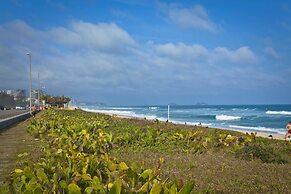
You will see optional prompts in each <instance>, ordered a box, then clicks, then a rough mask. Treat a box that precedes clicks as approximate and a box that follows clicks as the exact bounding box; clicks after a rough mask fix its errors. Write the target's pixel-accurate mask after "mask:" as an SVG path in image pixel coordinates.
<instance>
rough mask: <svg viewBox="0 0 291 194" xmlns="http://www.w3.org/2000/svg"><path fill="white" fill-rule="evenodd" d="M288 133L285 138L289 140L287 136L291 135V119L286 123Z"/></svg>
mask: <svg viewBox="0 0 291 194" xmlns="http://www.w3.org/2000/svg"><path fill="white" fill-rule="evenodd" d="M286 129H287V133H286V135H285V140H286V141H287V137H290V136H291V121H290V122H289V123H288V124H287V125H286Z"/></svg>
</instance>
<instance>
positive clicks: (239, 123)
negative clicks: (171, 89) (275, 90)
mask: <svg viewBox="0 0 291 194" xmlns="http://www.w3.org/2000/svg"><path fill="white" fill-rule="evenodd" d="M80 108H82V109H83V110H85V111H89V112H101V113H108V114H116V115H120V116H126V117H139V118H147V119H159V120H161V121H166V120H167V118H168V106H104V107H101V106H80ZM169 113H170V114H169V115H170V117H169V118H170V119H169V120H170V122H173V123H178V124H185V123H186V124H187V125H200V124H201V125H202V126H208V127H212V128H223V129H230V130H243V131H251V132H254V131H257V132H265V133H273V134H285V133H286V129H285V127H286V125H287V123H288V122H289V121H291V105H197V106H178V105H176V106H174V105H173V106H170V112H169Z"/></svg>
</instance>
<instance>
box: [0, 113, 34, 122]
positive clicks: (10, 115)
mask: <svg viewBox="0 0 291 194" xmlns="http://www.w3.org/2000/svg"><path fill="white" fill-rule="evenodd" d="M26 112H29V110H0V121H1V120H3V119H7V118H9V117H13V116H16V115H20V114H23V113H26Z"/></svg>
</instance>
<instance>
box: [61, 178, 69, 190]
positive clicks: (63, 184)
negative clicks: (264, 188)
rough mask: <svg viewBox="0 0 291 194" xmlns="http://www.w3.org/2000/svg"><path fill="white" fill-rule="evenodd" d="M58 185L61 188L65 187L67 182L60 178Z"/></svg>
mask: <svg viewBox="0 0 291 194" xmlns="http://www.w3.org/2000/svg"><path fill="white" fill-rule="evenodd" d="M59 185H60V187H61V188H62V189H66V188H67V187H68V184H67V182H66V181H65V180H61V181H60V182H59Z"/></svg>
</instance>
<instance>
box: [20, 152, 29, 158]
mask: <svg viewBox="0 0 291 194" xmlns="http://www.w3.org/2000/svg"><path fill="white" fill-rule="evenodd" d="M28 155H29V154H28V153H27V152H24V153H22V154H18V155H17V157H19V158H21V157H25V156H28Z"/></svg>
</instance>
